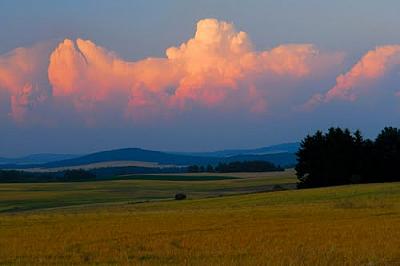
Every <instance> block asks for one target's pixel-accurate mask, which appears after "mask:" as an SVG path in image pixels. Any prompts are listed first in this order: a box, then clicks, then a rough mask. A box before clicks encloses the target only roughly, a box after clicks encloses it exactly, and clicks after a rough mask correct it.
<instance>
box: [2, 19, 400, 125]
mask: <svg viewBox="0 0 400 266" xmlns="http://www.w3.org/2000/svg"><path fill="white" fill-rule="evenodd" d="M343 61H344V56H343V53H332V52H323V51H320V50H319V49H318V48H317V47H315V46H314V45H312V44H283V45H280V46H278V47H275V48H272V49H270V50H263V51H257V50H256V49H255V48H254V45H253V44H252V42H251V40H250V38H249V36H248V34H247V33H246V32H243V31H238V30H236V29H235V27H234V25H233V24H232V23H229V22H224V21H218V20H216V19H203V20H200V21H199V22H198V23H197V25H196V30H195V34H194V36H193V37H192V38H190V39H188V40H187V41H186V42H184V43H182V44H180V45H179V46H176V47H170V48H168V49H166V52H165V57H159V58H156V57H150V58H146V59H143V60H138V61H127V60H124V59H123V58H121V57H120V56H118V55H117V54H116V53H115V52H113V51H109V50H107V49H106V48H104V47H101V46H99V45H97V44H95V43H94V42H93V41H90V40H83V39H77V40H70V39H65V40H64V41H62V42H60V43H58V44H57V45H56V47H52V48H51V47H50V48H49V46H45V45H37V46H34V47H31V48H17V49H15V50H13V51H11V52H10V53H7V54H3V55H0V90H1V91H3V92H4V93H5V94H6V95H8V97H9V98H8V101H9V103H10V111H9V113H10V114H11V117H12V118H13V119H15V120H17V121H24V119H26V117H29V115H30V113H33V112H35V109H36V108H39V107H40V108H42V109H43V108H44V109H46V110H47V111H48V112H47V113H52V112H53V110H52V109H54V108H57V104H54V102H63V103H67V104H66V106H69V107H68V108H72V109H73V110H72V111H73V112H76V113H78V114H82V115H83V116H86V117H89V118H93V117H96V115H95V114H96V113H97V114H98V113H99V112H101V110H105V109H107V110H109V109H112V110H114V111H115V112H116V113H118V114H119V115H120V116H121V117H123V119H127V120H129V119H133V120H141V119H145V120H146V119H149V118H151V117H157V118H158V117H163V116H166V115H167V116H169V115H174V114H175V113H179V112H186V111H189V110H191V109H193V108H195V109H200V110H201V109H208V110H216V111H224V110H234V109H236V110H240V111H243V112H248V113H258V114H260V113H261V114H263V113H269V112H272V111H273V109H274V106H279V105H281V106H282V105H289V106H287V107H288V108H287V109H288V110H292V108H290V107H293V106H290V105H294V102H296V101H297V102H299V98H301V97H308V96H305V95H312V94H313V93H314V92H312V90H310V89H309V88H308V90H307V86H308V85H307V86H306V85H305V84H310V80H311V81H313V80H316V81H318V80H321V79H323V78H325V77H326V76H327V75H334V76H336V74H335V71H336V70H337V69H338V68H339V67H341V66H342V65H343ZM399 64H400V46H399V45H389V46H381V47H377V48H376V49H375V50H372V51H369V52H368V53H366V54H365V55H364V56H363V57H362V58H361V60H360V61H359V62H357V63H356V64H355V65H354V66H353V67H352V68H351V69H350V70H349V71H348V72H347V73H345V74H343V75H339V76H338V77H337V79H336V85H334V86H333V87H332V88H331V89H329V90H328V91H326V92H325V93H323V92H322V91H324V88H320V91H321V92H318V93H317V94H314V96H312V98H311V99H310V100H309V101H308V102H307V104H306V105H305V106H306V107H309V108H310V107H311V108H312V107H315V106H316V105H319V104H323V103H325V104H326V103H329V102H331V101H333V100H345V101H355V100H357V99H358V98H359V97H361V96H362V95H364V94H365V93H367V92H368V90H369V89H370V88H373V87H374V84H375V83H376V82H379V81H380V80H381V79H383V78H384V77H386V76H388V75H392V74H393V72H394V71H395V70H396V67H397V66H398V65H399ZM314 91H315V89H314ZM284 98H287V99H286V100H282V99H284ZM288 99H289V100H288ZM38 106H39V107H38ZM70 111H71V110H70ZM93 119H94V120H96V119H97V118H93Z"/></svg>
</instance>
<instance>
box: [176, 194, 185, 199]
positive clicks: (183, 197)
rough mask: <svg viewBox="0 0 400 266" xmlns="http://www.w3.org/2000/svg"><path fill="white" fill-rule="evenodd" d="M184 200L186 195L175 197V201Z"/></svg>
mask: <svg viewBox="0 0 400 266" xmlns="http://www.w3.org/2000/svg"><path fill="white" fill-rule="evenodd" d="M184 199H186V195H185V194H183V193H178V194H176V195H175V200H184Z"/></svg>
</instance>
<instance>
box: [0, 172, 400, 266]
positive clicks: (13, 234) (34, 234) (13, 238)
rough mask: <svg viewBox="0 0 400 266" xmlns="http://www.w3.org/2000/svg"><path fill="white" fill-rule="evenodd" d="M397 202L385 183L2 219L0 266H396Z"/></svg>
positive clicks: (393, 186) (399, 241)
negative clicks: (9, 265)
mask: <svg viewBox="0 0 400 266" xmlns="http://www.w3.org/2000/svg"><path fill="white" fill-rule="evenodd" d="M245 179H246V178H244V180H245ZM239 180H241V179H239ZM154 182H156V181H154ZM157 182H158V181H157ZM194 182H196V181H194ZM206 182H209V181H206ZM212 182H215V181H212ZM218 182H234V181H233V180H229V181H227V180H223V181H218ZM236 185H237V184H236ZM399 196H400V183H387V184H368V185H351V186H342V187H331V188H321V189H307V190H290V191H279V192H273V193H256V194H246V195H233V196H225V197H217V198H197V199H191V200H186V201H160V202H146V203H141V204H131V203H121V202H119V203H112V204H110V203H108V204H92V205H81V206H75V207H72V206H70V207H64V208H55V209H41V210H38V209H37V210H33V211H28V212H16V213H10V212H8V213H3V214H0V236H1V237H0V264H7V265H8V264H16V265H27V264H29V265H43V264H45V265H46V264H47V265H54V264H59V265H65V264H68V265H71V264H99V265H109V264H123V265H160V264H167V265H186V264H190V265H399V264H400V249H399V247H400V197H399Z"/></svg>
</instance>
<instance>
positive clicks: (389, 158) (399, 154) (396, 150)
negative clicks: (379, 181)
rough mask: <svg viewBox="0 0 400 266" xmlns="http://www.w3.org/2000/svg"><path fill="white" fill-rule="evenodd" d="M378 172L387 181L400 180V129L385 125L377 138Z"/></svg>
mask: <svg viewBox="0 0 400 266" xmlns="http://www.w3.org/2000/svg"><path fill="white" fill-rule="evenodd" d="M375 149H376V159H377V170H378V171H377V174H378V175H379V177H381V178H384V179H386V180H387V181H400V174H399V173H400V171H399V166H400V130H399V129H397V128H393V127H385V128H384V129H383V130H382V131H381V133H380V134H379V135H378V137H377V138H376V139H375Z"/></svg>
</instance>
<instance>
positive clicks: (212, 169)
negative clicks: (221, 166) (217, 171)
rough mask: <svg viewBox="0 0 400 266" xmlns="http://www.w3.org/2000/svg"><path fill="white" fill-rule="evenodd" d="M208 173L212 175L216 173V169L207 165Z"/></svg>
mask: <svg viewBox="0 0 400 266" xmlns="http://www.w3.org/2000/svg"><path fill="white" fill-rule="evenodd" d="M206 172H208V173H212V172H214V167H212V165H211V164H209V165H207V169H206Z"/></svg>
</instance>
